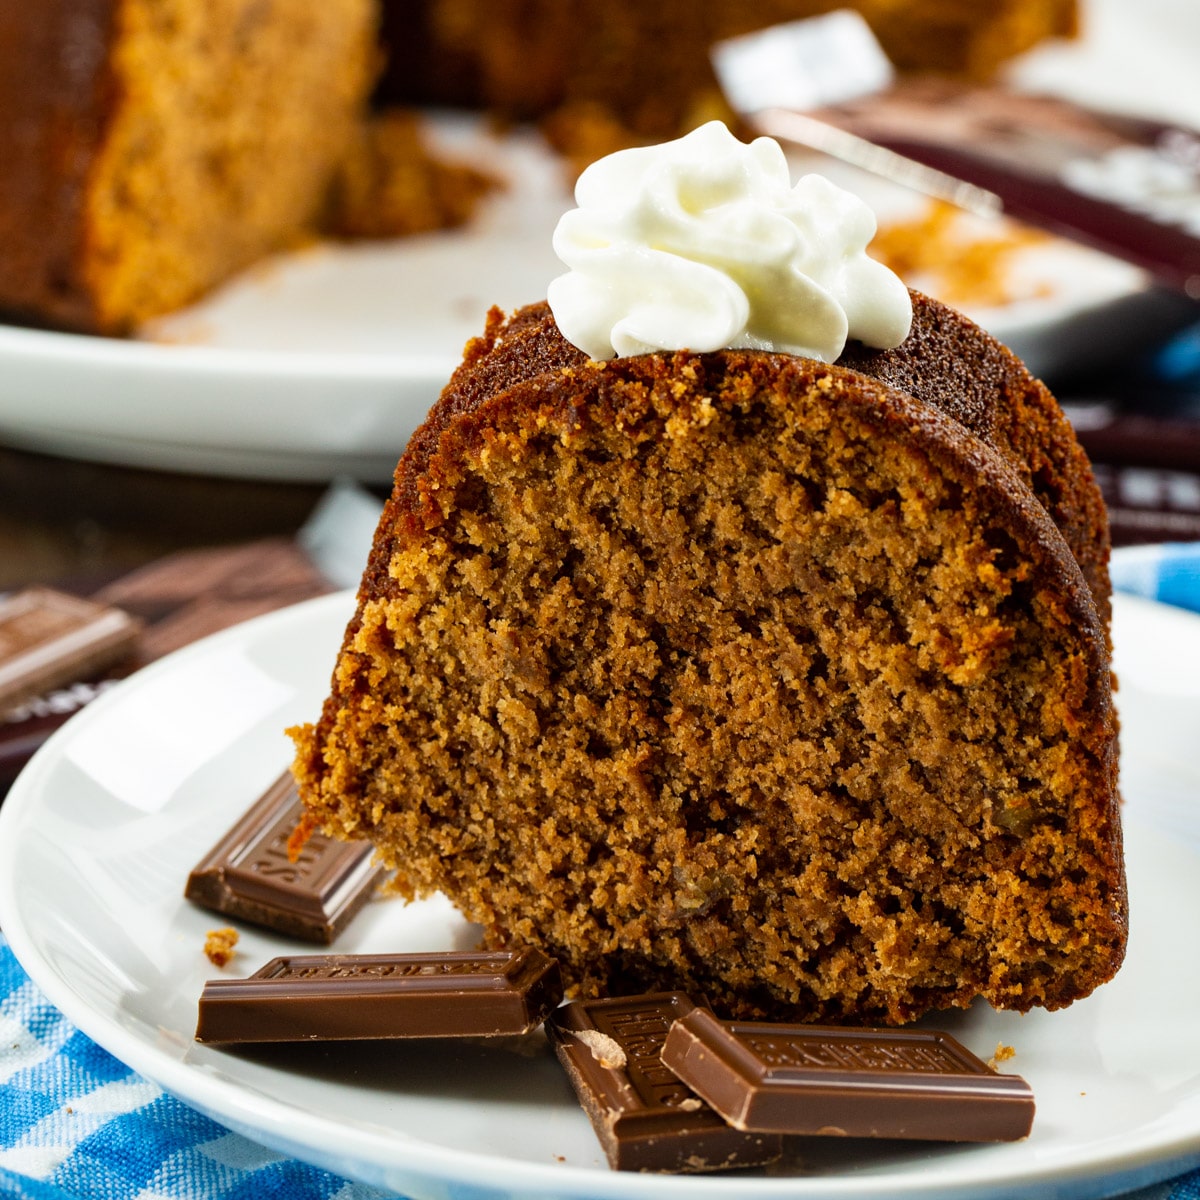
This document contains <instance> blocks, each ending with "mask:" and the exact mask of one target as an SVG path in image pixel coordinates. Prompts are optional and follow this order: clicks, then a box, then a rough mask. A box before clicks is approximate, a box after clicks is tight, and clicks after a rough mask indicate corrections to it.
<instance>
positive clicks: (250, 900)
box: [184, 772, 383, 945]
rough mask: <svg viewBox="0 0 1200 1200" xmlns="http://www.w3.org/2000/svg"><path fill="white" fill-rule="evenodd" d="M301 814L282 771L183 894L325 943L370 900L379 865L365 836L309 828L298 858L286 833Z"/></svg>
mask: <svg viewBox="0 0 1200 1200" xmlns="http://www.w3.org/2000/svg"><path fill="white" fill-rule="evenodd" d="M302 815H303V805H302V804H301V803H300V796H299V794H298V793H297V791H296V784H295V782H294V781H293V779H292V776H291V774H290V773H288V772H284V774H283V775H281V776H280V777H279V778H278V779H277V780H276V781H275V782H274V783H273V784H272V785H271V786H270V787H269V788H268V789H267V790H266V791H265V792H264V793H263V794H262V796H260V797H259V799H258V800H257V801H255V803H254V804H253V805H252V806H251V807H250V809H249V811H248V812H247V813H246V814H245V816H243V817H242V818H241V820H239V821H238V822H237V824H235V825H234V826H233V828H232V829H230V831H229V832H228V833H227V834H226V835H225V836H224V837H223V838H222V839H221V840H220V841H219V842H218V843H217V844H216V845H215V846H214V847H213V848H212V850H210V851H209V853H208V854H207V855H205V857H204V859H203V860H202V861H201V862H200V863H198V864H197V866H196V867H195V868H194V869H193V871H192V873H191V874H190V875H189V876H188V881H187V886H186V887H185V889H184V895H185V896H186V897H187V898H188V899H189V900H191V901H193V902H194V903H196V904H199V905H202V906H203V907H204V908H210V909H212V910H213V911H214V912H219V913H224V914H225V915H226V916H230V917H237V918H240V919H241V920H243V921H249V922H250V923H251V924H252V925H262V926H265V927H266V928H268V929H273V930H274V931H275V932H276V933H284V934H288V935H290V936H292V937H298V938H304V939H305V940H306V941H310V942H322V943H325V944H326V945H327V944H328V943H330V942H332V941H333V939H334V938H335V937H336V936H337V935H338V934H339V933H340V932H341V931H342V930H343V929H344V928H345V927H346V925H347V924H348V923H349V921H350V920H351V918H352V917H353V916H354V915H355V914H356V913H357V912H358V910H359V909H360V908H362V906H363V905H364V904H365V903H366V902H367V900H368V899H370V896H371V893H372V892H373V890H374V888H375V884H376V882H377V881H378V879H379V876H380V875H381V873H382V870H383V869H382V868H381V867H378V866H376V865H375V863H374V861H373V854H374V851H373V849H372V847H371V845H370V844H369V843H368V842H343V841H339V840H338V839H336V838H329V837H326V836H325V835H324V834H322V833H314V834H313V835H312V836H311V837H310V838H309V839H308V841H307V842H305V843H304V846H303V848H302V849H301V850H300V853H299V856H298V857H297V858H296V861H295V862H292V861H291V860H290V859H289V858H288V838H289V837H290V836H291V833H292V831H293V830H294V829H295V828H296V826H297V824H298V823H299V821H300V818H301V816H302Z"/></svg>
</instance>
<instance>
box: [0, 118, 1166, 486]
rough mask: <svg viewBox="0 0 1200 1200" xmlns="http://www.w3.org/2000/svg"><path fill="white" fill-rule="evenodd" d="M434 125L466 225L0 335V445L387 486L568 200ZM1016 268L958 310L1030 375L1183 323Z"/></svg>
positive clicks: (1100, 266) (470, 135) (1037, 261)
mask: <svg viewBox="0 0 1200 1200" xmlns="http://www.w3.org/2000/svg"><path fill="white" fill-rule="evenodd" d="M430 128H431V131H432V133H433V136H435V138H436V139H437V140H438V141H439V142H440V143H441V144H442V146H443V147H444V149H446V150H447V151H449V152H457V153H460V154H466V155H469V156H470V158H471V159H472V160H473V161H475V162H478V163H480V164H482V165H484V166H485V167H489V168H490V169H492V170H493V171H494V172H495V173H497V174H498V175H500V176H501V177H502V178H503V179H505V180H506V181H507V184H506V187H505V189H504V190H503V192H501V193H499V194H497V195H496V196H495V197H494V198H493V199H491V200H490V201H489V202H488V203H487V204H486V205H485V206H484V208H483V210H482V212H481V213H480V214H479V215H478V217H477V219H476V221H474V222H473V223H472V224H471V225H470V226H469V227H468V228H466V229H464V230H462V231H459V232H451V233H438V234H430V235H426V236H420V237H414V238H408V239H400V240H397V241H391V242H372V243H363V244H359V245H356V246H347V245H334V244H331V243H324V244H321V245H318V246H316V247H313V248H312V249H309V250H306V251H303V252H301V253H297V254H293V255H290V256H285V257H280V258H277V259H274V260H271V261H270V262H268V263H265V264H263V265H262V266H260V267H259V268H257V269H254V270H251V271H250V272H248V273H246V274H245V275H243V276H242V277H240V278H239V279H237V280H235V281H234V282H233V283H231V284H229V285H228V286H226V287H225V288H223V289H221V290H220V291H218V292H217V293H215V294H214V295H212V296H210V297H209V298H207V299H206V300H205V301H204V302H202V303H200V304H197V305H196V306H194V307H193V308H191V309H188V310H185V311H183V312H180V313H176V314H174V315H173V316H171V317H169V318H167V319H164V320H161V321H158V322H155V323H154V324H153V326H152V327H150V328H148V329H147V330H145V331H144V332H143V335H142V337H141V338H139V339H135V340H118V339H111V338H98V337H84V336H79V335H69V334H60V333H52V332H45V331H38V330H32V329H24V328H18V327H14V326H0V379H3V381H4V382H3V387H0V440H3V441H5V442H7V443H8V444H10V445H13V446H17V447H21V448H24V449H28V450H35V451H41V452H45V453H52V454H62V455H67V456H72V457H79V458H86V459H92V460H96V461H103V462H112V463H120V464H125V465H132V466H141V467H153V468H165V469H170V470H178V471H197V472H204V473H210V474H220V475H231V476H242V477H254V478H264V479H269V478H275V479H291V480H315V481H322V480H328V479H331V478H334V477H336V476H339V475H348V476H351V477H354V478H356V479H358V480H360V481H361V482H365V483H375V482H385V481H387V480H389V479H390V478H391V474H392V471H393V469H394V467H395V465H396V459H397V458H398V457H399V454H400V452H401V450H402V449H403V447H404V445H405V443H406V441H407V440H408V437H409V434H410V433H411V432H412V431H413V429H414V428H416V426H417V424H418V423H419V422H420V421H421V419H422V418H423V417H424V415H425V413H426V411H427V410H428V408H429V406H430V404H431V403H432V402H433V400H434V399H436V397H437V395H438V393H439V391H440V390H441V388H442V386H443V385H444V384H445V382H446V380H447V379H448V378H449V375H450V372H451V371H452V370H453V368H454V367H455V366H456V365H457V363H458V362H459V360H460V358H461V352H462V347H463V344H464V343H465V342H466V340H467V339H468V338H470V337H473V336H475V335H476V334H478V333H479V332H480V331H481V330H482V328H483V321H484V315H485V313H486V312H487V309H488V308H489V307H490V306H491V305H493V304H497V305H499V306H500V307H501V308H502V309H505V310H508V309H512V308H515V307H517V306H518V305H521V304H525V303H530V302H533V301H536V300H540V299H542V298H543V297H544V296H545V294H546V286H547V284H548V283H549V281H550V280H551V279H552V278H553V277H554V276H555V275H557V274H558V273H559V272H560V271H561V270H562V267H561V264H560V263H559V262H558V260H557V259H556V258H555V256H554V254H553V251H552V249H551V244H550V239H551V234H552V232H553V229H554V225H555V222H556V221H557V219H558V217H559V215H560V214H561V213H562V212H563V211H564V210H565V209H566V208H568V207H570V205H571V198H570V193H569V189H568V187H567V183H566V180H565V179H564V176H563V173H562V168H561V166H560V164H559V163H557V162H556V161H554V160H553V159H552V158H551V157H550V155H549V154H548V153H547V152H546V150H545V149H544V147H543V146H542V144H541V143H540V142H539V141H537V140H536V139H535V138H534V137H532V136H530V135H522V134H519V133H518V134H513V135H511V136H508V137H506V138H504V139H496V138H492V137H489V136H487V135H486V134H485V133H484V132H483V131H482V130H481V129H480V128H479V127H478V126H477V125H473V124H471V123H470V122H467V121H464V120H462V119H458V120H453V119H450V118H445V117H443V118H440V119H438V120H436V121H435V122H432V123H431V126H430ZM816 165H817V164H812V163H810V164H809V165H808V167H807V169H813V167H814V166H816ZM820 165H821V167H822V168H823V169H828V170H829V171H830V172H831V173H833V174H835V175H837V176H838V177H839V178H840V180H841V182H843V184H844V185H845V186H850V187H854V186H856V183H859V182H861V184H862V188H863V189H865V191H866V193H867V195H868V199H870V200H871V202H872V203H873V204H874V205H875V207H876V208H877V210H879V211H880V213H881V215H882V216H884V217H887V216H888V215H889V212H890V211H891V210H893V209H894V208H895V207H896V206H897V205H899V208H900V210H901V211H902V212H906V211H907V210H908V206H910V204H911V199H912V195H911V193H907V192H902V191H900V190H899V189H896V188H894V187H886V188H881V187H880V186H879V185H877V184H875V183H874V182H873V181H872V180H870V179H869V178H868V177H865V176H862V177H857V176H855V174H854V173H852V172H846V171H842V172H840V174H839V172H838V169H837V168H836V167H835V166H834V165H833V164H828V163H825V162H824V161H823V160H822V163H821V164H820ZM798 169H799V167H798ZM1017 274H1018V275H1019V276H1020V277H1021V278H1022V279H1023V280H1024V281H1025V284H1026V285H1027V286H1028V288H1029V295H1030V296H1032V297H1033V298H1030V299H1025V300H1020V301H1018V302H1014V303H1012V304H1008V305H1005V306H1002V307H998V308H991V309H986V310H983V309H981V310H977V311H970V310H969V315H971V316H973V317H975V318H976V319H977V320H978V321H979V322H980V323H981V324H983V325H984V326H985V327H986V328H988V329H989V330H991V331H992V332H993V333H994V334H995V335H996V336H997V337H999V338H1000V339H1001V340H1002V341H1005V342H1006V343H1008V344H1009V345H1010V346H1012V348H1013V349H1014V350H1015V351H1016V352H1017V353H1018V354H1020V355H1021V356H1022V357H1023V358H1025V360H1026V362H1027V363H1028V365H1029V366H1030V369H1031V370H1033V371H1034V372H1035V373H1036V374H1039V375H1048V374H1052V373H1053V372H1054V371H1055V370H1057V369H1059V368H1061V367H1063V366H1065V365H1066V364H1068V363H1070V362H1072V361H1074V360H1076V359H1078V357H1079V356H1080V355H1081V354H1082V355H1088V356H1090V357H1094V356H1095V354H1096V348H1097V347H1098V346H1102V347H1105V348H1106V349H1107V350H1108V351H1113V352H1115V351H1116V349H1117V348H1118V347H1120V346H1124V345H1126V344H1128V343H1129V341H1130V339H1131V338H1132V339H1135V340H1140V338H1141V337H1143V336H1144V335H1143V332H1142V331H1143V330H1144V328H1145V326H1146V325H1147V324H1150V325H1151V326H1153V327H1158V326H1159V325H1161V323H1162V321H1163V319H1164V315H1165V316H1166V317H1167V318H1170V319H1171V320H1174V321H1177V320H1178V317H1177V315H1176V314H1175V311H1174V310H1175V308H1176V307H1177V304H1174V303H1171V302H1169V301H1167V300H1164V299H1163V298H1162V297H1161V296H1160V295H1159V294H1158V293H1157V292H1155V291H1154V290H1153V289H1149V288H1148V287H1147V283H1146V278H1145V276H1144V275H1143V273H1142V272H1140V271H1138V270H1136V269H1134V268H1133V267H1130V266H1128V265H1126V264H1124V263H1121V262H1118V261H1117V260H1115V259H1111V258H1108V257H1106V256H1104V255H1101V254H1097V253H1095V252H1093V251H1090V250H1087V249H1085V248H1083V247H1081V246H1074V245H1071V244H1070V243H1066V242H1051V243H1045V244H1041V245H1039V246H1038V247H1036V248H1034V249H1032V250H1030V251H1028V252H1026V253H1024V254H1023V255H1022V256H1021V258H1020V260H1019V264H1018V268H1017ZM913 282H914V283H917V284H920V283H921V282H922V281H920V280H914V281H913ZM1043 289H1044V290H1045V293H1046V294H1044V295H1040V294H1038V293H1039V291H1040V290H1043ZM1164 307H1165V308H1166V313H1165V314H1164V313H1163V312H1162V311H1160V310H1162V309H1163V308H1164Z"/></svg>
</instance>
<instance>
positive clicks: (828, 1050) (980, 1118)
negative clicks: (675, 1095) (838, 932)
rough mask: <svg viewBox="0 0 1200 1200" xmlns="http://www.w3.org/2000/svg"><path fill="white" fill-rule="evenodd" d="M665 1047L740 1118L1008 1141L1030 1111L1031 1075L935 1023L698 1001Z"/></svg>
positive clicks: (680, 1068)
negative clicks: (752, 1017) (739, 1011)
mask: <svg viewBox="0 0 1200 1200" xmlns="http://www.w3.org/2000/svg"><path fill="white" fill-rule="evenodd" d="M662 1058H663V1062H664V1063H665V1064H666V1065H667V1066H669V1067H671V1069H672V1070H673V1071H675V1073H676V1074H677V1075H678V1076H679V1077H680V1078H681V1079H683V1080H684V1081H685V1082H686V1083H687V1084H688V1085H689V1086H690V1087H691V1088H693V1089H694V1090H695V1091H696V1092H697V1093H698V1094H699V1095H701V1096H703V1097H704V1099H705V1100H707V1101H708V1103H709V1104H711V1105H712V1107H713V1108H714V1109H715V1110H716V1111H717V1112H719V1113H720V1114H721V1115H722V1116H723V1117H724V1118H725V1119H726V1120H727V1121H728V1122H729V1123H730V1124H731V1125H733V1126H735V1127H736V1128H738V1129H747V1130H750V1129H755V1130H769V1131H772V1132H775V1133H794V1134H821V1135H826V1136H846V1137H892V1138H918V1139H925V1140H937V1141H952V1142H1004V1141H1015V1140H1017V1139H1019V1138H1023V1137H1025V1136H1026V1135H1027V1134H1028V1133H1029V1130H1030V1128H1031V1126H1032V1123H1033V1113H1034V1101H1033V1093H1032V1091H1031V1090H1030V1088H1029V1085H1028V1084H1027V1083H1026V1082H1025V1081H1024V1080H1023V1079H1021V1078H1020V1077H1019V1076H1016V1075H1000V1074H998V1073H997V1072H995V1071H993V1070H992V1069H991V1068H990V1067H988V1066H987V1064H986V1063H984V1062H982V1061H981V1060H980V1059H978V1058H976V1057H975V1055H973V1054H972V1053H971V1052H970V1051H969V1050H968V1049H967V1048H966V1047H965V1046H963V1045H961V1044H960V1043H959V1042H957V1041H955V1039H954V1038H952V1037H951V1036H950V1035H949V1034H946V1033H939V1032H937V1031H936V1030H924V1029H845V1028H839V1027H832V1026H822V1025H773V1024H768V1023H765V1022H752V1021H741V1022H739V1021H719V1020H718V1019H717V1018H716V1017H715V1016H713V1014H712V1013H710V1012H708V1011H706V1010H702V1009H695V1010H693V1011H692V1012H689V1013H686V1014H684V1015H683V1016H682V1017H681V1018H680V1019H679V1020H678V1021H676V1022H675V1024H674V1025H672V1027H671V1030H670V1032H669V1034H668V1035H667V1038H666V1041H665V1044H664V1046H663V1052H662Z"/></svg>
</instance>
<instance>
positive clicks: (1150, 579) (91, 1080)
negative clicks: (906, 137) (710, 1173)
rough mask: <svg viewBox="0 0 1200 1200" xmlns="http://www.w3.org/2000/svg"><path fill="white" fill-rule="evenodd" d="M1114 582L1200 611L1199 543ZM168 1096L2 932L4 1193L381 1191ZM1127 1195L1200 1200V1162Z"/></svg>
mask: <svg viewBox="0 0 1200 1200" xmlns="http://www.w3.org/2000/svg"><path fill="white" fill-rule="evenodd" d="M1113 583H1114V586H1115V587H1117V588H1118V589H1120V590H1123V591H1128V592H1134V593H1137V594H1139V595H1143V596H1147V597H1150V598H1152V599H1157V600H1162V601H1165V602H1167V603H1172V604H1179V605H1183V606H1184V607H1187V608H1191V609H1194V610H1196V611H1200V545H1194V544H1193V545H1180V546H1145V547H1135V548H1133V549H1130V550H1123V551H1121V552H1120V553H1118V554H1117V555H1115V556H1114V559H1113ZM382 1196H383V1193H381V1192H379V1191H377V1190H376V1189H374V1188H370V1187H366V1186H365V1185H363V1184H358V1183H351V1182H348V1181H347V1180H344V1179H339V1178H338V1177H336V1176H334V1175H331V1174H329V1173H328V1172H326V1171H322V1170H319V1169H317V1168H316V1167H312V1166H309V1165H307V1164H305V1163H301V1162H297V1161H295V1160H293V1159H287V1158H284V1157H282V1156H280V1155H279V1154H276V1153H275V1152H274V1151H271V1150H267V1149H265V1148H264V1147H262V1146H259V1145H256V1144H255V1143H254V1142H252V1141H249V1140H248V1139H246V1138H244V1137H241V1136H240V1135H238V1134H235V1133H231V1132H230V1131H229V1130H227V1129H224V1128H223V1127H222V1126H220V1125H218V1124H217V1123H216V1122H215V1121H212V1120H210V1119H209V1118H208V1117H205V1116H202V1115H200V1114H199V1113H197V1112H194V1111H193V1110H191V1109H190V1108H188V1107H187V1106H186V1105H184V1104H182V1103H180V1102H179V1101H178V1100H175V1099H174V1098H172V1097H171V1096H168V1095H166V1094H165V1093H164V1092H163V1091H162V1090H161V1089H160V1088H159V1087H158V1086H157V1085H155V1084H153V1083H151V1082H149V1081H148V1080H146V1079H143V1078H142V1077H141V1076H140V1075H138V1074H136V1073H135V1072H134V1071H132V1070H131V1069H130V1068H129V1067H127V1066H125V1065H124V1064H123V1063H121V1062H119V1061H118V1060H117V1059H115V1058H113V1056H112V1055H111V1054H109V1053H108V1052H107V1051H105V1050H103V1049H101V1047H99V1046H97V1045H96V1044H95V1043H94V1042H92V1041H90V1040H89V1039H88V1038H86V1037H85V1036H84V1035H83V1034H82V1033H80V1032H79V1030H77V1029H76V1028H75V1027H74V1026H73V1025H72V1024H71V1023H70V1022H69V1021H68V1020H67V1019H66V1018H65V1017H64V1016H63V1015H62V1014H61V1013H60V1012H58V1011H57V1010H56V1009H55V1008H54V1007H52V1006H51V1004H50V1003H49V1002H48V1001H47V1000H46V998H45V997H44V996H43V995H42V994H41V992H39V991H38V989H37V988H36V987H35V986H34V984H33V983H32V982H31V981H30V979H29V977H28V976H27V975H26V974H25V972H24V971H23V970H22V968H21V966H20V964H19V963H18V962H17V960H16V958H15V957H14V955H13V953H12V951H11V950H10V949H9V948H8V943H7V942H6V941H5V940H4V938H3V935H2V934H0V1200H17V1198H18V1197H19V1198H20V1200H134V1198H135V1197H136V1198H137V1200H275V1198H278V1200H381V1197H382ZM1127 1200H1200V1171H1192V1172H1190V1173H1189V1174H1187V1175H1184V1176H1181V1177H1179V1178H1178V1179H1175V1180H1171V1181H1169V1182H1167V1183H1163V1184H1159V1185H1156V1186H1154V1187H1151V1188H1147V1189H1143V1190H1141V1191H1138V1192H1136V1193H1130V1194H1129V1196H1128V1197H1127Z"/></svg>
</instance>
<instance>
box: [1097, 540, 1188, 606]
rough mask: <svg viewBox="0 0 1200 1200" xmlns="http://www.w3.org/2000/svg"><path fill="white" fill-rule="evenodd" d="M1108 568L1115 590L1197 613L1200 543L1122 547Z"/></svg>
mask: <svg viewBox="0 0 1200 1200" xmlns="http://www.w3.org/2000/svg"><path fill="white" fill-rule="evenodd" d="M1111 570H1112V585H1113V588H1114V589H1115V590H1116V591H1118V592H1129V593H1130V594H1131V595H1134V596H1144V597H1145V598H1146V599H1147V600H1160V601H1161V602H1162V603H1163V604H1174V605H1176V606H1177V607H1179V608H1188V609H1191V610H1192V612H1200V542H1167V543H1163V544H1160V545H1152V546H1123V547H1122V548H1121V549H1120V550H1117V551H1116V552H1115V553H1114V554H1113V557H1112V568H1111Z"/></svg>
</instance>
